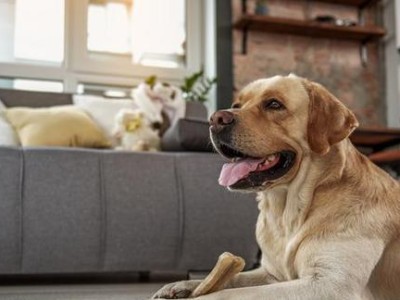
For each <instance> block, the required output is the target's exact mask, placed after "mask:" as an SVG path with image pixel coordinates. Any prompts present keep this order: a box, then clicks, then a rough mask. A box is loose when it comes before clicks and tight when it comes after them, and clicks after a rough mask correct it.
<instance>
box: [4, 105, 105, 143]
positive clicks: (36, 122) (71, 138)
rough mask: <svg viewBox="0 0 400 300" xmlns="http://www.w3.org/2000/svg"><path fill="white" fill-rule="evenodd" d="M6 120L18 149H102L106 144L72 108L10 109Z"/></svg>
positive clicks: (103, 138)
mask: <svg viewBox="0 0 400 300" xmlns="http://www.w3.org/2000/svg"><path fill="white" fill-rule="evenodd" d="M6 115H7V118H8V120H9V121H10V122H11V124H12V125H13V126H14V128H15V129H16V130H17V132H18V135H19V138H20V141H21V144H22V146H61V147H88V148H104V147H108V146H109V142H108V141H107V139H106V137H105V136H104V134H103V132H102V131H101V130H100V128H98V127H97V125H96V124H95V123H94V122H93V121H92V120H91V119H90V117H89V116H87V115H86V113H85V112H84V111H83V110H82V109H80V108H77V107H74V106H70V105H68V106H57V107H50V108H24V107H19V108H18V107H16V108H10V109H8V110H7V111H6Z"/></svg>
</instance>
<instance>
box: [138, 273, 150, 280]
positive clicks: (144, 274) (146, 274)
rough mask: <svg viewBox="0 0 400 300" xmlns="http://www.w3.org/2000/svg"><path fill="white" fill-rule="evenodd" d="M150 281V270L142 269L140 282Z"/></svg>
mask: <svg viewBox="0 0 400 300" xmlns="http://www.w3.org/2000/svg"><path fill="white" fill-rule="evenodd" d="M149 281H150V272H148V271H141V272H139V282H149Z"/></svg>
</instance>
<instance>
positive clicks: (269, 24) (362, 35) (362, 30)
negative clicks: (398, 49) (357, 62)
mask: <svg viewBox="0 0 400 300" xmlns="http://www.w3.org/2000/svg"><path fill="white" fill-rule="evenodd" d="M380 1H381V0H306V1H304V2H305V3H306V4H307V5H309V4H310V3H312V2H325V3H331V4H337V5H347V6H353V7H355V8H357V10H358V25H356V26H339V25H335V24H329V23H322V22H318V21H315V20H296V19H289V18H284V17H272V16H268V15H266V16H260V15H255V14H249V13H248V12H247V0H242V15H241V16H240V18H239V19H238V20H237V21H236V22H235V23H234V24H233V27H234V28H235V29H239V30H241V31H242V33H243V34H242V53H243V54H246V53H247V35H248V32H249V31H262V32H272V33H280V34H293V35H302V36H309V37H313V38H327V39H339V40H353V41H357V42H359V43H360V45H361V47H360V56H361V61H362V63H363V65H366V62H367V48H366V44H367V43H368V42H373V41H377V40H379V39H380V38H382V37H383V36H385V34H386V31H385V29H384V28H383V27H380V26H377V25H364V14H363V12H364V11H365V9H366V8H367V7H370V6H372V5H376V4H378V3H379V2H380Z"/></svg>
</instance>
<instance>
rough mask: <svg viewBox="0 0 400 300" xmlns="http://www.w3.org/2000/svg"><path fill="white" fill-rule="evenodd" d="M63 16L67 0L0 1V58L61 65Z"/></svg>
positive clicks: (62, 56) (62, 57)
mask: <svg viewBox="0 0 400 300" xmlns="http://www.w3.org/2000/svg"><path fill="white" fill-rule="evenodd" d="M49 11H51V13H48V12H49ZM64 15H65V10H64V0H35V1H32V0H15V1H13V0H2V1H0V25H1V26H0V28H2V29H0V30H1V31H2V32H1V31H0V34H1V35H0V36H2V37H4V38H2V39H1V42H0V44H1V45H2V46H0V60H2V61H11V62H12V61H18V60H32V61H41V62H50V63H58V64H61V63H62V61H63V59H64ZM43 16H46V17H43Z"/></svg>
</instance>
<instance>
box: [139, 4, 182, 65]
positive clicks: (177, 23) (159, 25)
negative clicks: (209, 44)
mask: <svg viewBox="0 0 400 300" xmlns="http://www.w3.org/2000/svg"><path fill="white" fill-rule="evenodd" d="M132 28H133V30H132V46H133V53H134V55H136V56H139V57H137V58H135V59H136V60H140V56H142V55H143V54H145V53H159V54H176V55H184V54H185V49H184V43H185V39H186V30H185V0H135V2H134V5H133V11H132Z"/></svg>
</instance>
